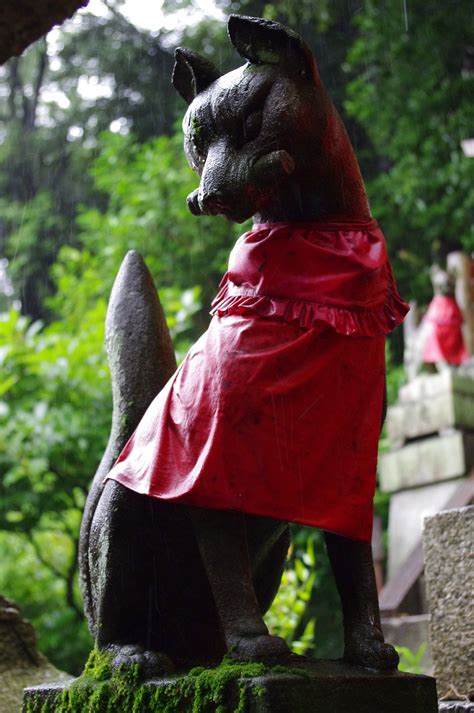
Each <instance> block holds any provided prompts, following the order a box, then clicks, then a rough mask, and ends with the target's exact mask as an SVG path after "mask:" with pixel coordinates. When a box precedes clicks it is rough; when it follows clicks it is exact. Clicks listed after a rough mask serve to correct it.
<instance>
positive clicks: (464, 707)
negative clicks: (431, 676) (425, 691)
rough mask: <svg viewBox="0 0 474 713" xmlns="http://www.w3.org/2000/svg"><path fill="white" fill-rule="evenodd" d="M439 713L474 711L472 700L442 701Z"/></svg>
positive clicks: (473, 712) (470, 712)
mask: <svg viewBox="0 0 474 713" xmlns="http://www.w3.org/2000/svg"><path fill="white" fill-rule="evenodd" d="M439 713H474V703H472V702H471V701H440V702H439Z"/></svg>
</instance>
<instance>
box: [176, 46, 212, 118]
mask: <svg viewBox="0 0 474 713" xmlns="http://www.w3.org/2000/svg"><path fill="white" fill-rule="evenodd" d="M174 57H175V63H174V67H173V75H172V77H171V81H172V82H173V86H174V88H175V89H176V90H177V91H178V92H179V94H181V96H182V97H183V99H184V100H185V101H187V102H188V104H191V102H192V100H193V99H194V98H195V96H196V95H197V94H199V92H202V91H203V90H204V89H206V88H207V87H208V86H209V85H210V84H212V82H215V80H216V79H217V78H218V77H220V73H219V71H218V70H217V69H216V67H214V65H213V64H212V62H209V60H208V59H206V58H205V57H202V56H201V55H200V54H198V53H197V52H193V51H192V50H187V49H184V48H183V47H178V48H177V49H176V50H175V52H174Z"/></svg>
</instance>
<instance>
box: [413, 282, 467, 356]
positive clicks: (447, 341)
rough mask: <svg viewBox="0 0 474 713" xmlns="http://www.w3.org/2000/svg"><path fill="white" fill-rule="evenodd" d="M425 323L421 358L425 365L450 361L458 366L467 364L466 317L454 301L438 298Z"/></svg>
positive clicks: (436, 296)
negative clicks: (464, 325) (463, 324)
mask: <svg viewBox="0 0 474 713" xmlns="http://www.w3.org/2000/svg"><path fill="white" fill-rule="evenodd" d="M422 323H423V328H424V330H426V336H425V339H424V343H423V354H422V359H423V361H424V362H425V363H427V364H435V363H436V362H438V361H447V362H448V364H456V365H458V364H463V363H464V362H465V361H466V360H467V358H468V353H467V349H466V345H465V343H464V337H463V334H462V323H463V316H462V312H461V310H460V309H459V306H458V304H457V302H456V300H455V299H454V297H450V296H449V295H435V296H434V297H433V299H432V300H431V302H430V305H429V307H428V310H427V312H426V314H425V316H424V317H423V320H422Z"/></svg>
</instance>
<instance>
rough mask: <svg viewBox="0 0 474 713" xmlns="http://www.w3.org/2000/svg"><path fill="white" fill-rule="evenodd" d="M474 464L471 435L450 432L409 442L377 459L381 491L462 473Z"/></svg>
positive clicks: (412, 485)
mask: <svg viewBox="0 0 474 713" xmlns="http://www.w3.org/2000/svg"><path fill="white" fill-rule="evenodd" d="M473 465H474V434H472V433H462V432H461V431H453V432H452V433H447V434H444V435H441V436H435V437H433V438H425V439H423V440H420V441H415V442H414V443H409V444H407V445H406V446H404V447H403V448H400V449H399V450H397V451H392V452H391V453H384V454H382V455H381V456H380V458H379V483H380V488H381V490H382V491H384V492H387V493H393V492H397V491H398V490H404V489H406V488H414V487H417V486H419V485H429V484H430V483H437V482H441V481H444V480H450V479H452V478H459V477H461V476H463V475H465V474H466V473H467V472H468V471H469V470H470V468H471V467H472V466H473Z"/></svg>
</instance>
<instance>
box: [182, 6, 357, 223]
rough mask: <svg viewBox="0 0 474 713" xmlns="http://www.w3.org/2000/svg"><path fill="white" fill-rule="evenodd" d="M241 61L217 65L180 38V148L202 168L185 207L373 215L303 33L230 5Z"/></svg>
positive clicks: (268, 217)
mask: <svg viewBox="0 0 474 713" xmlns="http://www.w3.org/2000/svg"><path fill="white" fill-rule="evenodd" d="M228 34H229V38H230V41H231V43H232V45H233V46H234V47H235V49H236V50H237V52H238V53H239V54H240V55H241V57H243V58H244V59H246V60H247V62H246V64H244V65H243V66H242V67H239V68H238V69H236V70H234V71H232V72H229V73H227V74H224V75H220V73H219V71H218V70H217V68H216V67H215V66H214V65H213V64H212V63H211V62H209V61H208V60H207V59H205V58H204V57H202V56H201V55H199V54H198V53H196V52H193V51H191V50H187V49H183V48H178V49H177V50H176V63H175V66H174V70H173V84H174V86H175V88H176V89H177V91H178V92H179V93H180V94H181V96H182V97H183V98H184V99H185V100H186V101H187V102H188V104H189V108H188V110H187V112H186V114H185V117H184V120H183V130H184V137H185V138H184V149H185V153H186V157H187V159H188V162H189V164H190V165H191V167H192V168H193V169H194V170H195V171H196V172H197V173H198V174H199V176H200V179H201V180H200V184H199V188H197V189H196V190H195V191H193V192H192V193H191V194H190V195H189V196H188V199H187V202H188V206H189V208H190V210H191V212H192V213H194V214H195V215H199V214H211V215H215V214H222V215H224V216H225V217H226V218H228V219H230V220H234V221H236V222H239V223H240V222H243V221H244V220H246V219H247V218H250V217H251V216H254V220H255V222H275V221H298V220H300V221H301V220H314V219H318V218H321V217H324V216H328V215H330V216H345V217H355V218H364V217H368V216H370V210H369V207H368V203H367V198H366V194H365V189H364V184H363V181H362V177H361V174H360V170H359V166H358V163H357V159H356V158H355V155H354V151H353V149H352V146H351V144H350V141H349V138H348V136H347V133H346V131H345V128H344V126H343V124H342V121H341V119H340V117H339V115H338V113H337V111H336V109H335V107H334V105H333V103H332V101H331V99H330V98H329V96H328V95H327V93H326V91H325V89H324V87H323V86H322V84H321V81H320V78H319V75H318V70H317V67H316V62H315V60H314V57H313V54H312V52H311V50H310V49H309V47H308V46H307V45H306V43H305V42H304V40H303V39H302V38H301V37H300V36H299V35H298V34H297V33H295V32H293V31H292V30H290V29H288V28H286V27H284V26H283V25H281V24H279V23H276V22H270V21H268V20H262V19H259V18H254V17H244V16H240V15H231V16H230V18H229V22H228Z"/></svg>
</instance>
